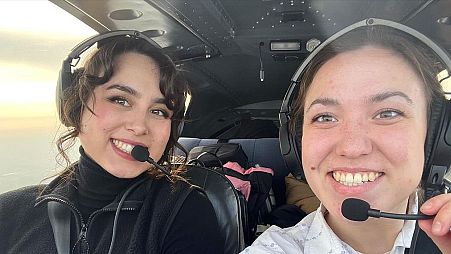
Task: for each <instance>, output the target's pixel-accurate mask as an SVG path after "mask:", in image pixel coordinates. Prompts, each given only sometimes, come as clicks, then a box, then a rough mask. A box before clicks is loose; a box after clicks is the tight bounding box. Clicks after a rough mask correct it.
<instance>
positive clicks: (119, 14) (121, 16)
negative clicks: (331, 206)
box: [108, 9, 143, 20]
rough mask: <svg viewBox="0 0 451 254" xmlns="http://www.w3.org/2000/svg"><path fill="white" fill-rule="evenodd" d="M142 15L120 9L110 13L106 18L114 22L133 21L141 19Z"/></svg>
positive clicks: (137, 12)
mask: <svg viewBox="0 0 451 254" xmlns="http://www.w3.org/2000/svg"><path fill="white" fill-rule="evenodd" d="M142 15H143V13H142V12H140V11H138V10H133V9H120V10H115V11H112V12H110V14H109V15H108V16H109V17H110V18H111V19H114V20H133V19H137V18H139V17H141V16H142Z"/></svg>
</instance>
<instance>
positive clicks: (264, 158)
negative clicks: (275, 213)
mask: <svg viewBox="0 0 451 254" xmlns="http://www.w3.org/2000/svg"><path fill="white" fill-rule="evenodd" d="M178 141H179V143H180V144H181V145H182V146H183V147H184V148H185V149H186V150H187V151H188V152H189V151H190V150H191V149H192V148H194V147H196V146H202V145H209V144H216V143H218V139H201V138H188V137H180V138H179V140H178ZM227 142H228V143H239V144H241V146H242V147H243V150H244V152H245V153H246V155H247V157H248V159H249V165H252V166H253V165H255V164H259V165H260V166H262V167H267V168H272V169H273V170H274V177H273V181H272V189H273V192H274V199H275V206H279V205H283V204H285V203H286V197H285V190H286V188H285V176H287V175H288V174H289V173H290V171H289V169H288V167H287V165H286V164H285V161H284V159H283V156H282V153H281V152H280V143H279V139H278V138H255V139H230V140H228V141H227ZM176 155H184V154H183V153H182V152H181V151H180V150H178V149H176Z"/></svg>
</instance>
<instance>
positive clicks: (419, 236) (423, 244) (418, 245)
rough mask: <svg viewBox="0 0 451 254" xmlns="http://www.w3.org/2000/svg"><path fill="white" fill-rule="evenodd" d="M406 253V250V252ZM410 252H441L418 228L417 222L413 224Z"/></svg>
mask: <svg viewBox="0 0 451 254" xmlns="http://www.w3.org/2000/svg"><path fill="white" fill-rule="evenodd" d="M406 253H407V252H406ZM408 253H410V254H416V253H428V254H442V252H441V251H440V250H439V248H438V247H437V245H435V243H434V242H433V241H432V240H431V238H429V236H428V235H427V234H426V233H425V232H424V231H423V230H421V229H420V227H419V226H418V223H417V224H416V225H415V232H414V235H413V238H412V243H411V244H410V250H409V252H408Z"/></svg>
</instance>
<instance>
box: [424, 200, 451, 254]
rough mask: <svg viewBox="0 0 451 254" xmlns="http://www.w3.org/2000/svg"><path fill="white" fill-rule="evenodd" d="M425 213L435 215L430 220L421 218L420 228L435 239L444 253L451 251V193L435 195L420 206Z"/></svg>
mask: <svg viewBox="0 0 451 254" xmlns="http://www.w3.org/2000/svg"><path fill="white" fill-rule="evenodd" d="M420 211H421V212H422V213H424V214H428V215H435V217H434V218H433V219H430V220H420V221H418V225H419V226H420V228H421V229H422V230H423V231H424V232H425V233H426V234H427V235H428V236H429V237H430V238H431V239H432V240H433V241H434V243H435V244H436V245H437V246H438V247H439V249H440V251H442V252H443V253H451V231H450V230H451V193H448V194H441V195H438V196H435V197H433V198H431V199H429V200H427V201H426V202H424V204H423V205H422V206H421V207H420Z"/></svg>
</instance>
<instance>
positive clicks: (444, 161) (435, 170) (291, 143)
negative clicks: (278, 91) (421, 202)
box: [279, 18, 451, 199]
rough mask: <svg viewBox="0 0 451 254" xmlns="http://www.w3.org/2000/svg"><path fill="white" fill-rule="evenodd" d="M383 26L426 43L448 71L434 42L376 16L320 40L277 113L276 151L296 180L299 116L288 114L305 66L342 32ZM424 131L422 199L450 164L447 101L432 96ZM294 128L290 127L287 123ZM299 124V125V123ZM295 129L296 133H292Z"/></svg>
mask: <svg viewBox="0 0 451 254" xmlns="http://www.w3.org/2000/svg"><path fill="white" fill-rule="evenodd" d="M377 25H379V26H387V27H391V28H394V29H397V30H401V31H402V32H404V33H407V34H410V35H411V36H413V37H414V38H417V39H418V40H420V41H421V42H423V43H424V44H425V45H427V46H428V47H429V48H430V49H432V51H433V52H434V53H435V54H436V56H437V57H438V58H440V60H441V61H442V63H443V65H444V66H445V67H446V69H447V70H448V72H450V71H451V59H450V57H449V55H448V54H447V53H446V51H445V50H443V49H442V48H441V47H439V46H438V45H437V44H435V43H434V42H433V41H432V40H430V39H429V38H427V37H426V36H425V35H423V34H421V33H419V32H418V31H416V30H414V29H412V28H410V27H407V26H405V25H402V24H399V23H396V22H393V21H388V20H382V19H376V18H369V19H366V20H362V21H360V22H357V23H354V24H352V25H350V26H348V27H346V28H344V29H342V30H341V31H339V32H337V33H336V34H334V35H332V36H331V37H330V38H328V39H327V40H326V41H324V42H323V43H321V44H320V45H319V46H318V47H317V48H316V49H315V50H314V51H313V52H312V53H311V54H310V55H309V56H308V57H307V58H306V59H305V60H304V62H303V63H302V64H301V65H300V66H299V68H298V69H297V70H296V72H295V74H294V75H293V77H292V78H291V83H290V86H289V87H288V90H287V92H286V94H285V97H284V99H283V102H282V105H281V108H280V112H279V121H280V130H279V139H280V150H281V152H282V155H283V157H284V160H285V163H286V165H287V167H288V168H289V169H290V170H291V171H292V173H293V174H294V175H295V176H296V177H297V178H298V179H299V178H303V179H305V174H304V171H303V168H302V161H301V147H300V145H301V142H300V137H301V136H302V133H301V131H302V119H294V118H293V116H292V103H293V102H294V100H295V98H296V97H297V96H296V95H295V92H294V91H295V90H296V88H297V87H298V86H299V81H300V80H301V79H302V77H303V75H304V73H305V71H306V69H307V68H306V67H307V66H309V63H310V62H311V61H312V59H313V58H314V57H315V56H316V55H317V54H318V53H319V52H320V51H321V50H322V49H323V48H324V47H325V46H326V45H328V44H330V43H331V42H332V41H334V40H336V39H337V38H339V37H341V36H342V35H344V34H346V33H348V32H350V31H352V30H354V29H356V28H359V27H365V26H377ZM429 114H430V116H429V121H428V133H427V137H426V142H425V164H424V169H423V175H422V180H423V182H424V183H425V188H426V199H427V198H429V197H431V196H433V195H435V194H438V192H440V191H441V189H442V188H443V177H444V174H445V173H446V172H447V170H448V167H449V166H450V165H451V102H450V101H449V100H437V99H434V98H432V105H431V108H430V112H429ZM292 121H294V122H293V124H294V126H295V128H293V129H290V125H291V122H292ZM299 124H300V126H299ZM292 130H295V132H296V133H293V131H292Z"/></svg>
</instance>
